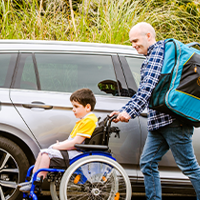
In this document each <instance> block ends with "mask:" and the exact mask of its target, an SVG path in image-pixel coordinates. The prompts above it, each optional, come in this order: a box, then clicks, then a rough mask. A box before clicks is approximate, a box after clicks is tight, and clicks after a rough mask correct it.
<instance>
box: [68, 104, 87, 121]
mask: <svg viewBox="0 0 200 200" xmlns="http://www.w3.org/2000/svg"><path fill="white" fill-rule="evenodd" d="M71 103H72V105H73V109H72V111H73V112H74V115H75V117H76V118H83V117H84V116H85V115H86V114H88V113H89V112H90V111H91V106H90V104H87V105H86V106H85V107H84V106H83V105H82V104H80V103H78V102H76V101H72V102H71Z"/></svg>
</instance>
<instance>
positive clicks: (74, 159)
mask: <svg viewBox="0 0 200 200" xmlns="http://www.w3.org/2000/svg"><path fill="white" fill-rule="evenodd" d="M91 155H99V156H105V157H108V158H111V159H113V160H114V161H116V159H115V158H114V157H112V155H111V153H108V152H103V151H86V152H83V153H82V154H80V155H78V156H76V157H74V158H73V159H71V160H70V165H71V164H73V163H74V162H76V161H77V160H79V159H81V158H84V157H86V156H91ZM33 168H34V165H32V166H31V167H30V168H29V169H28V171H27V175H26V182H28V178H29V177H30V176H31V173H32V170H33ZM41 171H46V172H55V173H59V172H60V173H64V172H65V171H66V169H55V168H41V169H39V170H38V171H37V172H35V173H34V175H33V181H32V186H31V190H30V193H29V194H27V193H23V199H33V200H38V197H37V195H36V194H35V193H34V191H35V187H36V186H35V184H34V182H35V181H36V179H37V174H38V173H39V172H41ZM77 173H79V174H81V177H82V181H83V183H84V182H86V181H87V178H86V177H85V176H84V175H83V174H82V172H80V171H79V172H77Z"/></svg>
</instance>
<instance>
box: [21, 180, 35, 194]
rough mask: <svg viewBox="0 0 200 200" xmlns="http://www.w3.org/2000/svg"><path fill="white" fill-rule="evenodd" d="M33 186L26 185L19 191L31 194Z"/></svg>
mask: <svg viewBox="0 0 200 200" xmlns="http://www.w3.org/2000/svg"><path fill="white" fill-rule="evenodd" d="M31 186H32V182H28V184H26V185H24V186H22V187H20V189H19V190H20V191H21V192H30V190H31Z"/></svg>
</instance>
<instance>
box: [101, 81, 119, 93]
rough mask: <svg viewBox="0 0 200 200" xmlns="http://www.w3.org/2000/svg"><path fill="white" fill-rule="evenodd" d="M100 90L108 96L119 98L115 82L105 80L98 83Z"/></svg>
mask: <svg viewBox="0 0 200 200" xmlns="http://www.w3.org/2000/svg"><path fill="white" fill-rule="evenodd" d="M98 88H99V89H100V90H101V91H103V92H105V93H106V94H112V95H113V96H118V95H119V93H118V87H117V82H116V81H113V80H104V81H101V82H99V83H98Z"/></svg>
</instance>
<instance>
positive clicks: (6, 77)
mask: <svg viewBox="0 0 200 200" xmlns="http://www.w3.org/2000/svg"><path fill="white" fill-rule="evenodd" d="M16 59H17V54H15V53H0V87H3V88H7V87H10V84H11V79H12V75H13V71H14V67H15V63H16Z"/></svg>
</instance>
